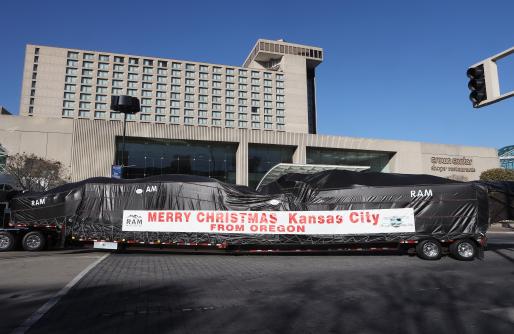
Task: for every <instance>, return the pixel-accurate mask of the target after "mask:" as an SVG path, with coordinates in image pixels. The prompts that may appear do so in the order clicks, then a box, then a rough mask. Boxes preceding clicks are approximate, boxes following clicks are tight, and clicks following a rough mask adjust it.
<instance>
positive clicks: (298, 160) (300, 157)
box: [293, 143, 307, 164]
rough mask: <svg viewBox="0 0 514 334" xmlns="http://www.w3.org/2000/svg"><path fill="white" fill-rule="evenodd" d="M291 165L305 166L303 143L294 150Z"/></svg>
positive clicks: (305, 157) (305, 151)
mask: <svg viewBox="0 0 514 334" xmlns="http://www.w3.org/2000/svg"><path fill="white" fill-rule="evenodd" d="M293 163H294V164H306V163H307V146H306V145H305V144H303V143H300V144H299V145H298V146H296V150H295V151H294V154H293Z"/></svg>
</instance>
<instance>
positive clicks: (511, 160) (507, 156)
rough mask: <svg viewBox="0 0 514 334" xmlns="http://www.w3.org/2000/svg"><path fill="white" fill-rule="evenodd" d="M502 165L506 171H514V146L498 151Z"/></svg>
mask: <svg viewBox="0 0 514 334" xmlns="http://www.w3.org/2000/svg"><path fill="white" fill-rule="evenodd" d="M498 156H499V157H500V165H501V167H502V168H505V169H512V170H514V145H510V146H505V147H502V148H500V149H499V150H498Z"/></svg>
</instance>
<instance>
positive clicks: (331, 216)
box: [122, 208, 415, 234]
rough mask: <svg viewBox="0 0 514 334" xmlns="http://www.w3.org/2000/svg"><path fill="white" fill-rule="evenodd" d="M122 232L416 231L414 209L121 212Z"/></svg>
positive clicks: (358, 232)
mask: <svg viewBox="0 0 514 334" xmlns="http://www.w3.org/2000/svg"><path fill="white" fill-rule="evenodd" d="M122 229H123V231H134V232H200V233H241V234H373V233H404V232H415V226H414V210H413V209H412V208H404V209H381V210H347V211H214V210H213V211H207V210H201V211H194V210H167V211H132V210H125V211H123V228H122Z"/></svg>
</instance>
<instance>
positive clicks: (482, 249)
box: [477, 247, 484, 260]
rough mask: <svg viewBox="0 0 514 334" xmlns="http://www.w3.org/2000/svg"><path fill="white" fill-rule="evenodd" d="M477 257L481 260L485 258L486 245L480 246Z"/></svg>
mask: <svg viewBox="0 0 514 334" xmlns="http://www.w3.org/2000/svg"><path fill="white" fill-rule="evenodd" d="M477 259H479V260H483V259H484V247H478V254H477Z"/></svg>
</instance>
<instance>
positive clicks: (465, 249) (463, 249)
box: [457, 242, 473, 258]
mask: <svg viewBox="0 0 514 334" xmlns="http://www.w3.org/2000/svg"><path fill="white" fill-rule="evenodd" d="M457 252H458V253H459V255H460V256H462V257H466V258H470V257H472V256H473V246H471V245H470V244H468V243H467V242H463V243H461V244H460V245H459V246H458V247H457Z"/></svg>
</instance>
